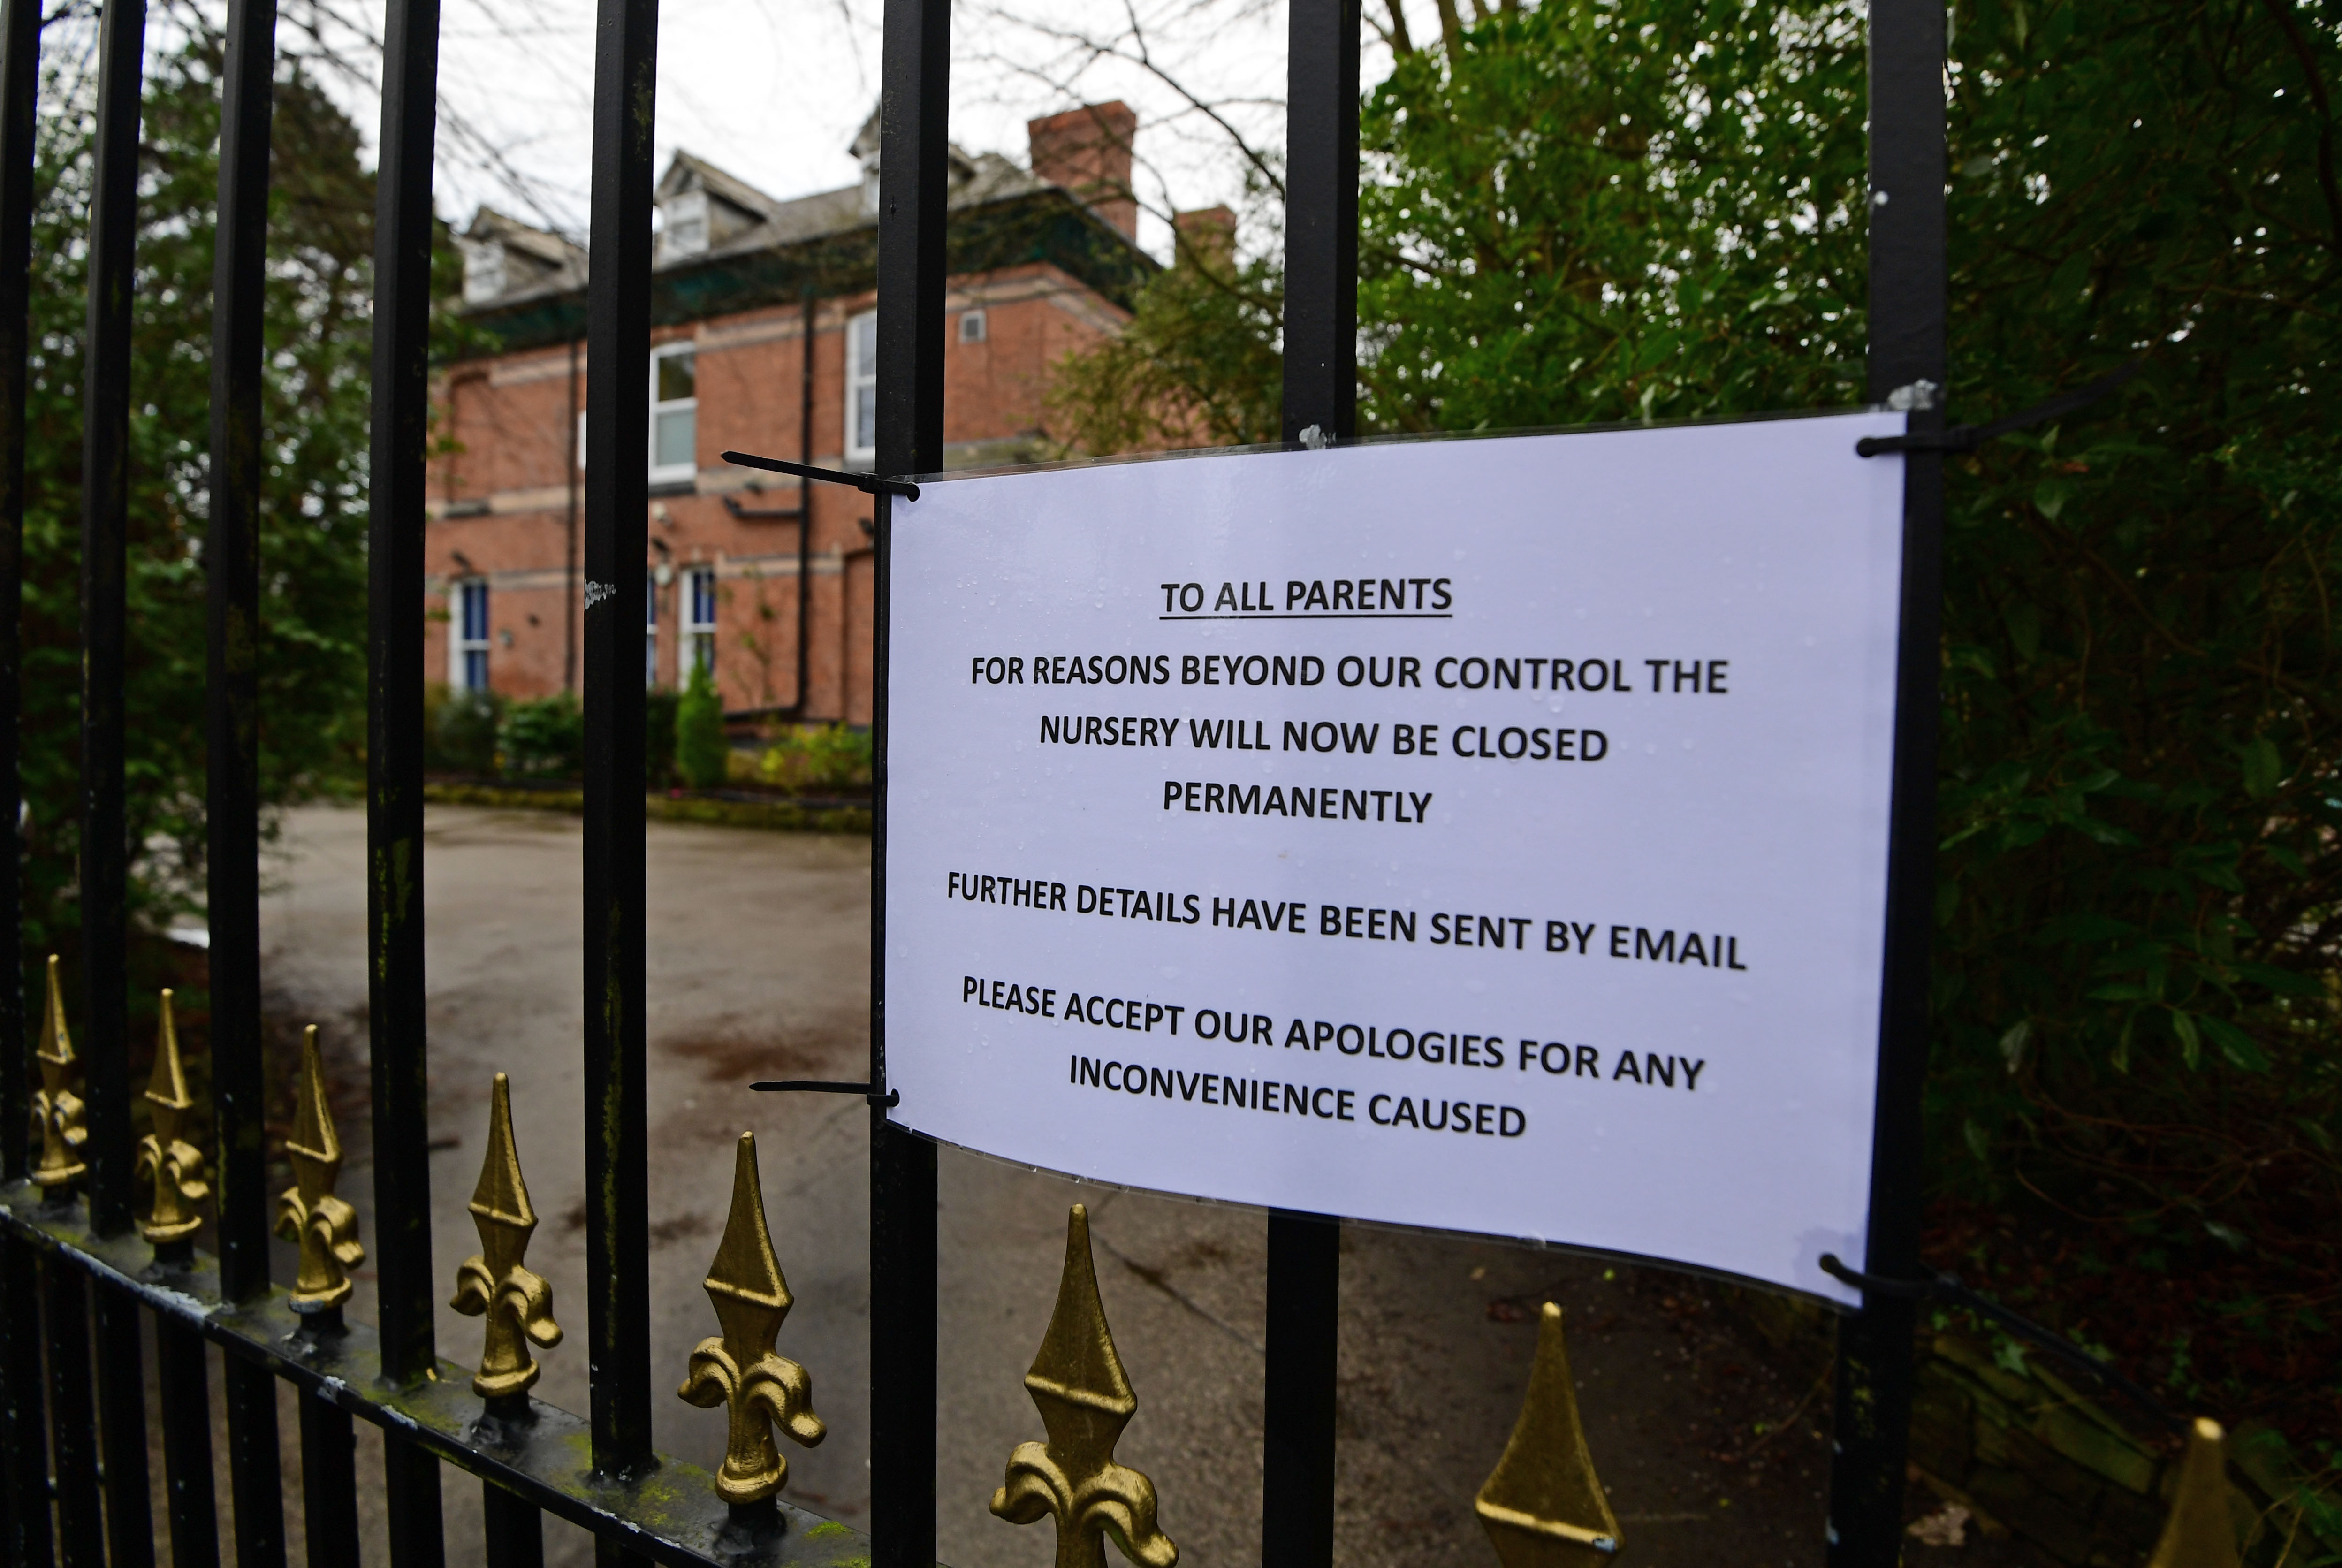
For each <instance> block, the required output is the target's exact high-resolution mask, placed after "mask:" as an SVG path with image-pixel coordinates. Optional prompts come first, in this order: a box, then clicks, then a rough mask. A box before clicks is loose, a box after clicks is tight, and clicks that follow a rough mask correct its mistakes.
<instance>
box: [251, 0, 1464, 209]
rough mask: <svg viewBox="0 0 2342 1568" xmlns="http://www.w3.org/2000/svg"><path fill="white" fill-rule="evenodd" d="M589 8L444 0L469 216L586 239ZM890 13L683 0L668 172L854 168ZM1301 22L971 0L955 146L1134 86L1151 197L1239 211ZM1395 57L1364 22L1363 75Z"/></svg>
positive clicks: (662, 61) (800, 178)
mask: <svg viewBox="0 0 2342 1568" xmlns="http://www.w3.org/2000/svg"><path fill="white" fill-rule="evenodd" d="M1366 4H1367V5H1371V6H1376V7H1379V6H1380V5H1382V4H1383V0H1366ZM1418 6H1419V8H1420V10H1421V11H1422V13H1423V14H1422V15H1421V16H1420V18H1419V19H1418V18H1416V16H1415V15H1414V13H1415V11H1416V9H1417V8H1418ZM290 10H291V7H289V6H288V11H290ZM594 12H595V7H594V4H593V0H446V5H445V32H444V35H443V39H444V42H443V46H442V55H441V66H440V92H441V104H442V109H443V116H442V122H441V126H440V136H439V167H438V173H437V198H438V204H439V209H440V211H441V213H442V214H443V215H445V216H447V217H449V218H451V219H454V220H455V221H456V222H458V223H462V222H466V221H468V220H469V218H470V217H471V215H472V213H473V211H474V209H475V208H476V207H477V206H479V205H482V204H484V203H485V204H487V205H494V206H496V207H499V208H501V209H503V210H505V211H506V212H508V213H510V214H511V215H514V216H515V217H519V218H521V219H523V220H524V221H530V222H540V223H550V224H551V225H555V226H557V227H560V228H563V229H565V230H567V231H568V232H570V233H572V234H574V235H579V236H580V237H582V235H583V232H584V229H585V225H586V211H587V195H588V183H589V180H588V171H589V167H590V162H591V145H590V136H591V122H592V115H593V96H594V57H593V26H594ZM880 14H881V5H880V3H879V0H666V4H665V5H663V6H662V8H661V17H660V28H659V71H658V94H659V99H658V160H659V165H660V166H661V168H662V169H663V168H664V167H665V165H666V160H667V159H668V158H669V157H670V156H671V155H673V154H674V153H675V151H676V149H678V148H682V149H687V150H688V151H690V152H692V153H694V154H696V155H699V156H701V157H704V158H706V159H707V160H709V161H710V162H712V163H714V164H716V165H718V166H719V167H722V168H725V169H726V170H729V171H730V172H731V173H733V174H735V175H738V176H739V177H741V178H743V179H745V180H746V181H748V182H749V183H750V184H752V185H756V186H757V187H759V188H760V189H763V190H765V191H767V192H769V193H771V194H772V195H776V196H792V195H803V194H805V193H807V192H811V191H818V190H828V189H834V188H836V187H837V186H840V185H849V184H851V183H853V182H854V180H855V178H856V168H855V164H854V160H853V158H852V157H851V155H849V154H848V153H847V151H846V147H847V145H848V144H849V143H850V142H851V141H852V140H853V138H854V135H855V133H856V131H857V130H858V129H859V128H860V127H861V125H862V123H863V121H864V120H865V119H866V117H867V116H868V115H869V114H870V112H871V110H872V109H873V108H874V107H876V104H877V97H878V69H879V26H878V21H879V16H880ZM1377 14H1378V15H1379V14H1380V13H1379V12H1377ZM1409 14H1410V20H1411V21H1413V22H1414V24H1415V29H1416V36H1418V37H1424V36H1436V28H1437V23H1436V19H1435V16H1434V14H1433V12H1432V10H1431V7H1430V5H1428V4H1426V3H1423V0H1416V5H1410V13H1409ZM344 15H346V16H347V17H348V19H349V23H350V25H349V27H348V28H347V29H345V32H344V34H343V35H342V38H341V43H340V45H339V47H340V49H341V50H342V51H343V52H344V53H345V57H353V58H355V57H358V56H362V55H365V54H366V51H367V45H366V44H365V39H364V37H363V36H361V35H372V36H373V37H375V38H378V37H379V36H380V28H381V16H382V12H381V8H380V5H379V4H378V0H377V3H376V4H375V5H367V6H363V7H354V8H353V9H351V10H349V11H347V12H345V13H344ZM289 25H290V24H289V23H288V26H289ZM1285 29H1286V11H1285V6H1284V5H1283V4H1281V3H1278V0H963V3H961V4H958V5H956V6H955V15H954V21H953V55H954V63H953V92H952V106H951V135H952V139H953V140H954V141H956V142H957V143H958V144H959V145H962V146H964V147H966V148H967V149H969V150H970V151H974V152H999V153H1004V154H1006V155H1009V156H1011V157H1013V158H1015V159H1016V160H1018V161H1019V162H1022V161H1023V160H1024V157H1025V140H1026V138H1025V122H1026V119H1027V118H1028V117H1031V116H1035V115H1045V114H1051V113H1055V112H1056V111H1058V110H1060V109H1064V108H1068V107H1071V106H1073V105H1075V104H1076V103H1081V102H1086V101H1097V100H1102V99H1106V98H1117V97H1118V98H1121V99H1123V100H1125V101H1126V102H1127V103H1129V104H1130V105H1132V106H1133V107H1134V108H1135V109H1136V110H1137V111H1138V114H1139V117H1140V130H1139V136H1138V155H1139V161H1140V165H1141V167H1140V171H1139V174H1138V178H1137V184H1138V185H1139V190H1140V195H1141V199H1142V201H1144V202H1146V204H1147V205H1150V206H1153V207H1156V208H1169V207H1177V208H1182V209H1184V208H1191V207H1198V206H1208V205H1212V204H1214V203H1216V202H1227V203H1228V204H1230V205H1239V203H1240V198H1241V195H1242V191H1243V182H1244V162H1243V158H1242V156H1241V155H1240V153H1239V151H1238V148H1237V146H1236V143H1235V141H1234V140H1233V139H1232V135H1231V133H1232V132H1233V133H1234V134H1235V135H1240V136H1242V137H1243V138H1245V139H1246V140H1247V141H1249V142H1250V143H1251V144H1252V145H1256V146H1260V147H1265V148H1269V149H1274V148H1276V147H1277V146H1279V145H1281V144H1282V142H1283V139H1284V108H1283V99H1284V93H1285ZM1142 37H1143V40H1144V53H1145V55H1146V62H1147V63H1146V64H1145V65H1142V64H1140V63H1138V59H1137V56H1138V55H1139V54H1140V53H1141V51H1140V49H1139V48H1138V47H1137V46H1136V45H1137V41H1138V40H1139V39H1140V38H1142ZM288 41H289V40H288ZM375 47H377V48H378V45H375ZM375 58H376V59H377V61H378V55H377V56H375ZM1387 67H1388V62H1387V55H1386V54H1385V53H1384V52H1383V51H1382V50H1381V49H1380V48H1379V47H1377V46H1376V45H1375V42H1374V39H1373V37H1372V35H1371V34H1369V35H1368V39H1367V51H1366V66H1365V72H1366V77H1367V79H1368V80H1369V81H1373V80H1375V79H1376V78H1378V77H1379V76H1380V75H1382V74H1384V72H1386V70H1387ZM347 93H348V96H349V97H350V99H351V103H350V107H351V110H352V112H353V114H354V115H355V116H356V117H357V118H358V120H359V122H360V124H361V125H362V126H364V128H365V130H366V132H367V134H368V136H369V138H371V136H372V135H373V133H374V130H375V124H376V120H377V116H378V115H379V113H380V110H379V106H378V104H377V103H376V102H375V100H374V98H373V96H372V95H371V93H370V92H369V91H367V90H366V88H365V86H364V85H354V86H350V87H348V88H347ZM1191 98H1192V99H1194V100H1197V101H1200V103H1201V104H1202V105H1207V106H1208V107H1209V109H1210V110H1211V113H1210V114H1206V113H1204V112H1202V111H1201V109H1199V108H1198V106H1197V105H1196V103H1191V102H1189V101H1188V100H1189V99H1191ZM1141 239H1142V242H1143V243H1146V244H1147V245H1149V246H1150V248H1153V249H1156V251H1157V252H1158V253H1164V254H1167V250H1168V231H1167V229H1166V228H1165V227H1164V226H1163V225H1162V223H1161V221H1160V220H1159V219H1158V218H1155V217H1152V216H1150V217H1149V218H1148V219H1146V221H1145V224H1144V227H1143V229H1142V234H1141Z"/></svg>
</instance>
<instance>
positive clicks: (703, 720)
mask: <svg viewBox="0 0 2342 1568" xmlns="http://www.w3.org/2000/svg"><path fill="white" fill-rule="evenodd" d="M675 749H676V761H677V762H679V763H680V764H682V766H683V776H684V781H685V782H686V784H690V785H691V787H692V788H694V789H719V788H721V787H722V786H723V784H724V783H725V780H726V773H727V770H728V768H729V766H730V764H731V757H732V745H731V743H730V742H729V741H726V739H725V738H724V700H723V698H721V697H719V696H717V695H716V682H715V680H714V679H713V678H712V677H711V676H710V675H709V674H708V672H707V666H706V665H705V664H695V665H694V666H693V667H692V671H691V680H690V682H689V683H688V684H686V685H685V687H684V688H683V700H682V701H681V702H680V703H678V704H676V711H675Z"/></svg>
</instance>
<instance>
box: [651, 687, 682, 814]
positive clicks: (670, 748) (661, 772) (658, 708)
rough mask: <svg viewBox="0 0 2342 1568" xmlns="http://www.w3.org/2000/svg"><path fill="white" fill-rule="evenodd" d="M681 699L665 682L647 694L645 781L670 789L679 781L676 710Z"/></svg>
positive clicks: (654, 786)
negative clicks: (676, 766)
mask: <svg viewBox="0 0 2342 1568" xmlns="http://www.w3.org/2000/svg"><path fill="white" fill-rule="evenodd" d="M679 701H680V699H679V698H677V697H676V694H675V693H673V692H671V691H669V690H667V689H666V687H665V686H653V687H652V688H651V689H650V690H649V691H647V692H645V693H644V694H643V784H644V786H645V787H646V788H648V789H666V787H667V786H668V785H670V784H673V783H674V782H675V711H676V706H677V704H678V703H679Z"/></svg>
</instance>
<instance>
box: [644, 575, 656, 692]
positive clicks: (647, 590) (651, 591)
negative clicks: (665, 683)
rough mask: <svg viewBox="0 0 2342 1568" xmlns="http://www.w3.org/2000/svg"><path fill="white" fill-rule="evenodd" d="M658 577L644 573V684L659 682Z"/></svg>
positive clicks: (650, 684) (646, 685)
mask: <svg viewBox="0 0 2342 1568" xmlns="http://www.w3.org/2000/svg"><path fill="white" fill-rule="evenodd" d="M658 596H659V591H658V578H657V577H656V576H655V575H654V574H650V573H648V572H646V573H644V574H643V685H644V687H645V688H646V689H647V688H649V687H652V686H656V685H657V684H658Z"/></svg>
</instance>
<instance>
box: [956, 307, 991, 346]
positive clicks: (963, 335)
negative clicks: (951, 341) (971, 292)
mask: <svg viewBox="0 0 2342 1568" xmlns="http://www.w3.org/2000/svg"><path fill="white" fill-rule="evenodd" d="M991 339H992V324H991V322H990V321H989V320H988V319H987V318H986V315H985V314H984V309H983V307H982V306H981V305H979V306H977V307H976V309H974V310H964V311H962V312H960V313H959V340H960V342H962V343H989V342H990V341H991Z"/></svg>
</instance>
